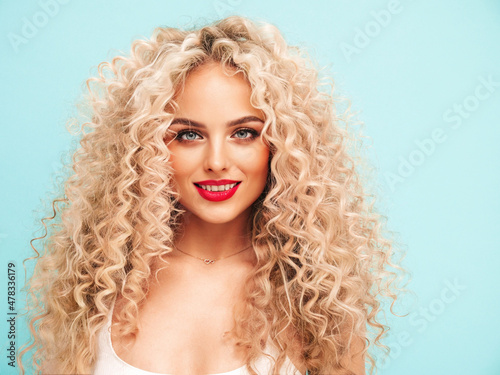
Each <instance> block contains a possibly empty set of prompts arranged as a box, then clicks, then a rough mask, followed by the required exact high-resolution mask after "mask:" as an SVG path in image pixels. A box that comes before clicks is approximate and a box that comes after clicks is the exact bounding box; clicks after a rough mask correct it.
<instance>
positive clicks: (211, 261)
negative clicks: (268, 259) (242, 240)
mask: <svg viewBox="0 0 500 375" xmlns="http://www.w3.org/2000/svg"><path fill="white" fill-rule="evenodd" d="M251 247H252V245H250V246H248V247H245V248H244V249H243V250H240V251H238V252H237V253H234V254H231V255H228V256H225V257H222V258H219V259H208V258H200V257H197V256H194V255H191V254H188V253H186V252H184V251H182V250H181V249H179V248H178V247H177V246H175V245H174V248H175V249H177V250H179V251H180V252H181V253H183V254H186V255H189V256H190V257H193V258H196V259H199V260H201V261H203V263H205V264H206V265H210V264H214V263H215V262H216V261H218V260H221V259H225V258H229V257H232V256H234V255H236V254H239V253H242V252H243V251H245V250H246V249H249V248H251Z"/></svg>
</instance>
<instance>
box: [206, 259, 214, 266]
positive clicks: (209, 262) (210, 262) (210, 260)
mask: <svg viewBox="0 0 500 375" xmlns="http://www.w3.org/2000/svg"><path fill="white" fill-rule="evenodd" d="M203 262H205V264H207V265H209V264H214V263H215V260H212V259H204V260H203Z"/></svg>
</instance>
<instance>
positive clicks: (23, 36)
mask: <svg viewBox="0 0 500 375" xmlns="http://www.w3.org/2000/svg"><path fill="white" fill-rule="evenodd" d="M68 3H69V0H40V1H39V2H38V6H39V7H40V8H41V10H39V11H37V12H35V13H34V14H33V15H32V16H31V17H23V18H22V22H23V24H22V26H21V31H20V33H9V34H8V35H7V37H8V38H9V42H10V45H11V46H12V48H13V49H14V51H15V52H16V53H17V52H19V46H21V45H22V44H27V43H28V42H29V41H30V40H31V39H33V38H34V37H35V36H36V35H37V34H38V33H39V32H40V29H43V28H44V27H45V26H47V24H48V23H49V20H50V19H52V18H54V17H55V16H57V15H58V14H59V10H60V8H61V5H65V4H68Z"/></svg>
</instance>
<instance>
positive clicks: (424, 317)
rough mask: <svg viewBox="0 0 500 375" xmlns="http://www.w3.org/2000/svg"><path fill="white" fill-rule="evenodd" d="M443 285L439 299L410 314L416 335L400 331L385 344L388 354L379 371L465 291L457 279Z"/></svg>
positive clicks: (385, 367)
mask: <svg viewBox="0 0 500 375" xmlns="http://www.w3.org/2000/svg"><path fill="white" fill-rule="evenodd" d="M444 284H445V285H446V286H445V287H444V288H442V289H441V292H440V293H439V297H437V298H434V299H432V300H431V301H430V302H429V303H428V304H427V306H425V307H424V306H420V308H419V309H418V311H416V312H412V313H411V314H410V316H409V322H410V325H411V326H412V327H414V328H416V333H415V332H413V333H412V331H413V329H412V330H403V331H400V332H399V333H398V334H396V335H395V337H394V338H393V339H392V341H391V342H389V343H387V346H388V347H389V348H390V352H389V354H388V355H387V356H386V357H385V358H383V359H381V363H380V369H381V370H385V369H387V368H388V367H389V365H390V363H391V361H393V360H395V359H397V358H398V357H399V356H400V355H401V353H402V352H403V348H406V347H408V346H410V345H412V344H413V343H414V342H415V336H418V334H421V333H423V332H425V331H426V330H427V329H428V328H429V326H430V325H431V323H433V322H435V321H436V320H437V319H438V317H439V316H440V315H443V314H444V313H445V312H446V309H447V308H448V306H449V305H450V304H452V303H453V302H455V301H456V300H457V299H458V297H460V296H461V295H462V293H463V291H464V290H466V289H467V287H466V286H465V285H462V284H461V283H460V281H459V280H458V279H457V278H455V279H454V280H453V281H450V280H448V279H445V280H444Z"/></svg>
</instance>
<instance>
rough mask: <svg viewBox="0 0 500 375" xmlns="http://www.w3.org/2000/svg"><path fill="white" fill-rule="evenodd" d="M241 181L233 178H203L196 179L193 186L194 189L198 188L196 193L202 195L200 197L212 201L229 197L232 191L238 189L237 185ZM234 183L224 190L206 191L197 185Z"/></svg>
mask: <svg viewBox="0 0 500 375" xmlns="http://www.w3.org/2000/svg"><path fill="white" fill-rule="evenodd" d="M240 182H241V181H234V180H218V181H216V180H204V181H198V182H195V183H194V186H195V187H196V190H198V193H199V194H200V195H201V196H202V198H204V199H206V200H208V201H212V202H220V201H224V200H226V199H229V198H231V197H232V196H233V195H234V193H236V190H238V187H239V186H240ZM234 183H236V185H235V186H233V187H232V188H231V189H229V190H224V191H208V190H205V189H203V188H202V187H201V186H198V185H212V186H220V185H227V184H234Z"/></svg>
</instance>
